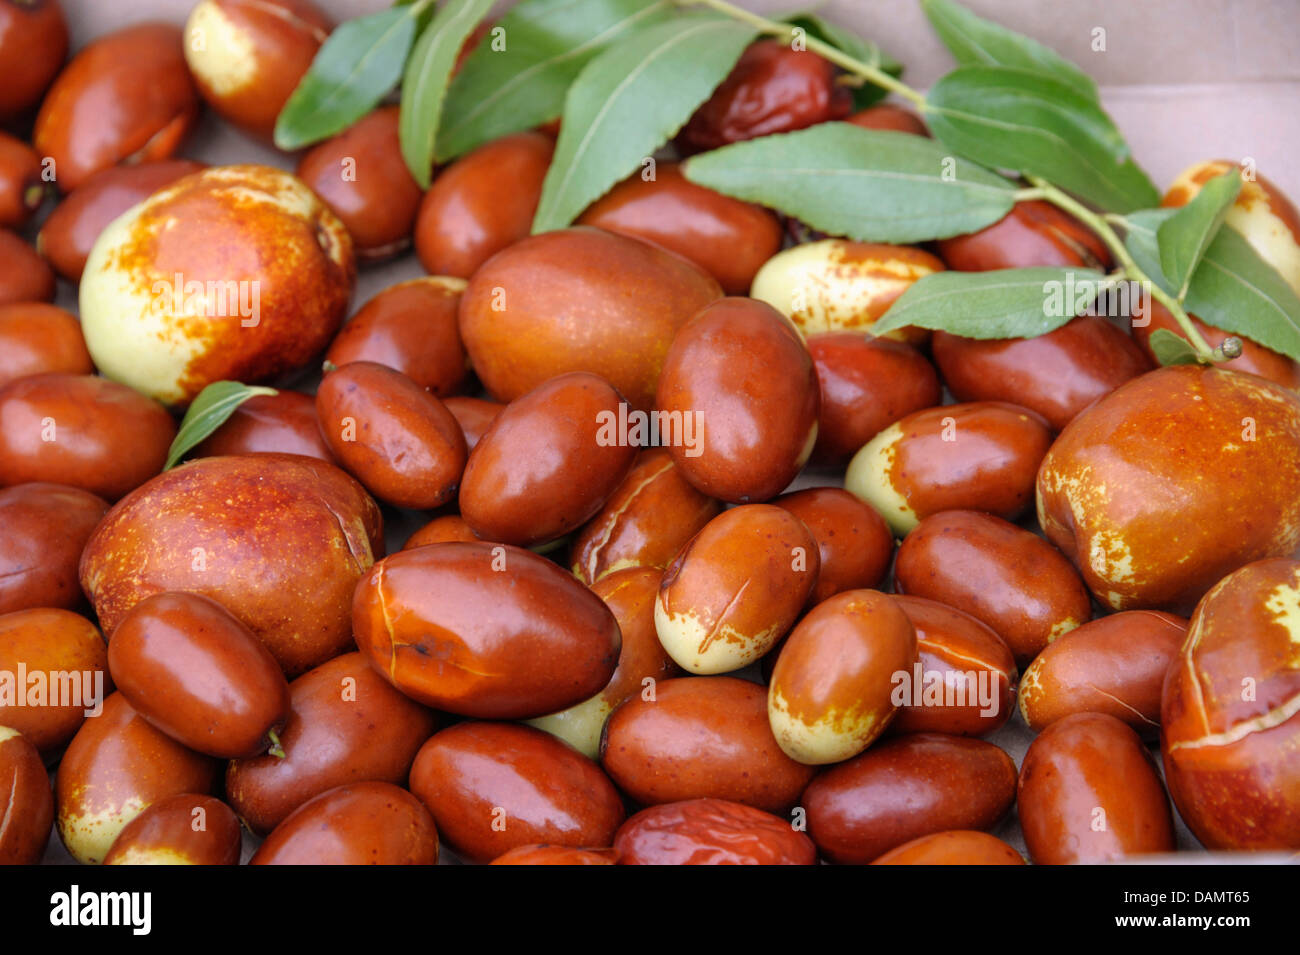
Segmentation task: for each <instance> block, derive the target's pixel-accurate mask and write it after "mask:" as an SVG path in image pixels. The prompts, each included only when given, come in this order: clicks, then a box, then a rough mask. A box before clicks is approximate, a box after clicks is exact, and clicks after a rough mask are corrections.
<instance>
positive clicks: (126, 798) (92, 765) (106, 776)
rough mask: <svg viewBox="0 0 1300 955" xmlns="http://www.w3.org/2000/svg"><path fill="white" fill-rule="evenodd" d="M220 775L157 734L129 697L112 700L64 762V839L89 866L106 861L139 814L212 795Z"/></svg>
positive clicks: (60, 780) (59, 790)
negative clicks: (165, 802) (176, 799)
mask: <svg viewBox="0 0 1300 955" xmlns="http://www.w3.org/2000/svg"><path fill="white" fill-rule="evenodd" d="M216 776H217V762H216V760H214V759H210V758H209V757H207V756H202V755H200V754H199V753H195V752H193V751H192V750H189V749H186V748H185V747H184V746H182V745H181V744H180V743H177V742H175V741H174V740H172V739H171V738H169V737H168V736H165V735H164V734H163V733H161V732H159V731H158V730H156V729H154V727H153V726H152V725H150V724H149V722H148V721H147V720H145V718H144V717H142V716H141V715H140V714H139V713H137V712H136V711H135V709H134V708H133V707H132V706H131V704H130V703H128V702H127V699H126V697H124V696H123V695H122V694H121V693H113V694H111V695H110V696H109V697H108V699H106V700H105V701H104V710H103V712H102V713H101V714H100V715H99V716H97V717H95V718H94V719H88V720H86V722H85V723H84V724H82V727H81V729H79V730H78V731H77V735H76V736H74V737H73V738H72V742H71V743H69V744H68V748H67V750H66V751H65V752H64V754H63V759H62V760H61V761H60V763H59V771H58V775H57V777H56V779H55V783H54V801H55V805H56V807H57V809H58V818H57V823H58V829H59V837H60V838H61V839H62V840H63V845H64V847H65V848H67V850H68V852H69V853H70V854H71V855H72V857H73V858H74V859H76V860H77V861H78V862H80V863H82V864H83V865H93V864H97V863H100V862H103V861H104V857H105V856H106V855H107V854H108V850H109V848H110V847H111V846H112V845H113V841H114V840H115V839H116V838H117V837H118V835H119V834H120V833H121V832H122V829H123V828H124V827H125V826H126V825H127V823H129V822H130V821H131V820H132V819H134V818H135V817H136V816H138V815H139V814H140V813H141V811H143V810H144V809H145V808H147V807H148V806H149V805H151V804H152V803H155V802H157V801H158V800H160V799H165V798H166V797H168V796H174V795H176V794H178V793H208V792H210V791H211V790H212V785H213V783H214V782H215V781H216Z"/></svg>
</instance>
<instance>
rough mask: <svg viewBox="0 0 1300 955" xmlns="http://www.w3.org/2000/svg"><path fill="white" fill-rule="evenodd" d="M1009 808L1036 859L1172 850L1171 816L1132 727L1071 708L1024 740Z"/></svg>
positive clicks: (1061, 861) (1048, 861) (1105, 858)
mask: <svg viewBox="0 0 1300 955" xmlns="http://www.w3.org/2000/svg"><path fill="white" fill-rule="evenodd" d="M1017 800H1018V806H1017V811H1018V812H1019V815H1020V827H1021V829H1022V831H1023V832H1024V835H1025V846H1026V848H1028V849H1029V857H1030V858H1031V859H1032V860H1033V861H1034V862H1035V863H1037V864H1039V865H1068V864H1070V863H1073V862H1110V861H1114V860H1117V859H1123V858H1126V857H1128V856H1133V855H1142V854H1145V853H1157V852H1173V851H1174V848H1175V846H1174V822H1173V817H1172V816H1171V815H1170V811H1169V797H1168V796H1166V795H1165V789H1164V786H1162V785H1161V784H1160V777H1159V776H1157V775H1156V769H1155V764H1154V761H1153V760H1152V759H1151V756H1150V754H1149V753H1147V751H1146V748H1145V747H1144V746H1143V745H1142V741H1141V740H1140V739H1138V735H1137V733H1135V732H1133V730H1132V728H1131V727H1129V726H1127V725H1126V724H1124V723H1122V722H1121V721H1119V720H1117V719H1116V718H1115V717H1113V716H1109V715H1107V714H1105V713H1075V714H1073V715H1071V716H1067V717H1065V718H1064V719H1061V720H1058V721H1057V722H1055V723H1053V724H1052V725H1051V726H1049V727H1047V729H1045V730H1043V732H1041V733H1039V734H1038V736H1037V738H1035V739H1034V741H1033V742H1032V743H1031V744H1030V745H1029V750H1028V751H1027V752H1026V753H1025V759H1024V762H1023V764H1022V765H1021V767H1020V783H1019V786H1018V788H1017Z"/></svg>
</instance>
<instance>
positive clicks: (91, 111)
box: [32, 23, 199, 193]
mask: <svg viewBox="0 0 1300 955" xmlns="http://www.w3.org/2000/svg"><path fill="white" fill-rule="evenodd" d="M198 117H199V97H198V92H197V90H195V88H194V81H193V80H192V79H191V77H190V71H189V70H188V69H186V68H185V59H184V57H183V56H182V53H181V31H180V30H179V29H178V28H177V27H174V26H172V25H171V24H166V23H141V24H136V25H134V26H129V27H126V28H124V29H121V30H118V31H116V32H114V33H109V34H107V35H105V36H101V37H98V38H96V39H95V40H93V41H91V43H90V44H89V45H87V46H86V47H84V48H83V49H82V50H81V51H80V52H79V53H77V55H76V56H75V57H73V59H72V62H70V63H69V64H68V65H67V67H66V68H65V69H64V70H63V71H62V72H61V73H59V76H58V78H57V79H56V80H55V81H54V85H53V86H51V87H50V91H49V93H47V94H46V96H45V99H44V101H43V102H42V103H41V111H40V113H39V114H38V115H37V117H36V129H35V130H34V131H33V133H32V144H33V145H34V146H35V147H36V151H37V152H38V153H40V154H41V155H42V156H48V157H50V158H51V159H53V160H54V166H55V182H56V183H57V184H58V187H59V189H61V190H62V191H63V192H65V193H68V192H71V191H72V190H74V189H76V188H77V187H78V186H80V185H81V184H82V183H84V182H85V181H86V180H87V179H89V178H90V177H91V176H92V175H94V174H95V173H97V172H99V171H100V170H101V169H107V168H108V167H109V166H115V165H117V164H118V163H132V162H143V161H148V160H153V159H166V158H168V157H169V156H171V155H172V154H173V153H175V152H176V150H177V149H178V148H179V147H180V145H181V143H182V141H183V140H184V139H185V137H186V136H187V135H189V132H190V130H191V129H193V128H194V124H195V123H196V122H197V121H198Z"/></svg>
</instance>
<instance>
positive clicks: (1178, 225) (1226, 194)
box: [1156, 169, 1241, 302]
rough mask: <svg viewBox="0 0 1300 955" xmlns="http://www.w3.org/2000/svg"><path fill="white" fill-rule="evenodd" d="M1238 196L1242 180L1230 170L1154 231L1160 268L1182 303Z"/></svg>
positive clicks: (1208, 184) (1234, 171) (1207, 184)
mask: <svg viewBox="0 0 1300 955" xmlns="http://www.w3.org/2000/svg"><path fill="white" fill-rule="evenodd" d="M1239 192H1241V176H1240V175H1239V174H1238V172H1237V170H1236V169H1231V170H1229V171H1228V172H1225V173H1224V174H1223V175H1221V176H1215V177H1214V178H1213V179H1211V180H1210V181H1209V182H1207V183H1206V184H1205V185H1204V187H1202V189H1201V191H1200V192H1198V193H1197V194H1196V196H1195V198H1193V199H1192V201H1191V202H1189V203H1188V204H1187V205H1185V206H1183V207H1182V208H1181V209H1179V210H1178V211H1177V212H1175V213H1174V214H1173V215H1171V216H1170V217H1169V218H1168V219H1166V220H1165V221H1164V222H1162V223H1161V224H1160V227H1159V228H1158V229H1157V230H1156V243H1157V245H1158V246H1159V248H1160V266H1161V269H1162V270H1163V271H1164V273H1165V276H1166V277H1167V278H1168V279H1169V281H1170V284H1172V285H1173V286H1174V288H1176V289H1177V290H1178V291H1177V293H1176V297H1177V298H1178V300H1179V301H1180V302H1181V301H1182V300H1183V299H1184V298H1186V297H1187V286H1188V285H1189V284H1190V283H1191V281H1192V274H1193V273H1194V272H1195V271H1196V266H1197V265H1199V264H1200V261H1201V256H1203V255H1205V250H1206V249H1208V248H1209V247H1210V243H1211V242H1212V241H1214V237H1215V235H1217V234H1218V231H1219V227H1220V226H1221V225H1223V220H1224V218H1225V217H1226V216H1227V215H1228V210H1229V209H1231V208H1232V203H1233V202H1234V201H1235V200H1236V198H1237V193H1239Z"/></svg>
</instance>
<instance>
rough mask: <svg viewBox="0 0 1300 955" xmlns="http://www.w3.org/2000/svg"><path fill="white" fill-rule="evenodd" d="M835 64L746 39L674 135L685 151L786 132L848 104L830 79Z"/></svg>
mask: <svg viewBox="0 0 1300 955" xmlns="http://www.w3.org/2000/svg"><path fill="white" fill-rule="evenodd" d="M835 74H836V70H835V67H834V66H832V65H831V64H830V63H829V62H828V61H826V60H824V59H822V58H821V57H820V56H818V55H817V54H816V53H812V52H810V51H807V50H795V49H793V48H792V47H791V45H790V44H789V43H788V42H785V41H782V40H775V39H773V40H759V41H757V42H755V43H751V44H750V45H749V47H748V48H747V49H746V50H745V52H744V53H742V54H741V55H740V60H739V61H738V62H737V63H736V65H735V66H734V67H732V70H731V72H730V73H729V74H728V75H727V78H726V79H725V80H723V81H722V84H721V85H720V86H719V87H718V88H717V89H716V90H714V91H713V95H712V96H710V97H709V98H708V100H706V101H705V102H704V105H702V106H701V107H700V108H699V109H697V110H696V111H695V115H693V116H692V117H691V118H690V120H689V121H688V122H687V123H686V126H685V127H684V128H683V129H682V131H681V132H680V133H679V134H678V135H677V143H678V145H679V146H680V147H681V148H682V149H683V150H684V151H686V152H689V153H696V152H703V151H705V150H707V149H717V148H718V147H719V146H725V145H727V144H728V143H735V142H740V141H741V140H745V139H754V138H755V137H758V136H768V135H771V134H772V133H789V132H793V131H794V130H796V129H803V128H805V127H807V126H813V125H815V124H817V123H824V122H826V121H827V120H833V119H843V118H844V117H846V116H848V115H849V113H850V112H851V111H852V109H853V94H852V93H851V92H850V91H849V89H848V88H847V87H844V86H839V85H837V84H836V83H835Z"/></svg>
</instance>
